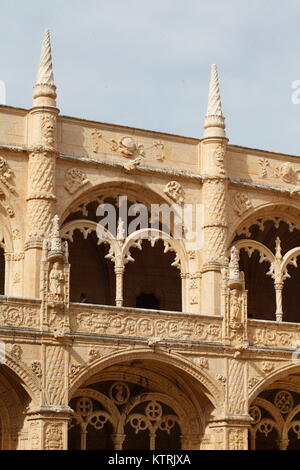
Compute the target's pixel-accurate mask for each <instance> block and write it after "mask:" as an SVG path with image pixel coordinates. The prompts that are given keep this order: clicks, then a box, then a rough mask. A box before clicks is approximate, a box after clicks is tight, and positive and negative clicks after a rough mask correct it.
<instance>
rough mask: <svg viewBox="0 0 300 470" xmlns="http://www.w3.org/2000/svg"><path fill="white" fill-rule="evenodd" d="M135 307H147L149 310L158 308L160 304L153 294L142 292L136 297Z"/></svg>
mask: <svg viewBox="0 0 300 470" xmlns="http://www.w3.org/2000/svg"><path fill="white" fill-rule="evenodd" d="M135 306H136V308H149V309H151V310H159V309H160V304H159V300H158V299H157V297H155V295H154V294H145V293H144V292H142V293H141V294H140V295H138V296H137V298H136V305H135Z"/></svg>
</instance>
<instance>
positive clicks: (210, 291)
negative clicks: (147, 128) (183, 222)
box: [201, 65, 228, 315]
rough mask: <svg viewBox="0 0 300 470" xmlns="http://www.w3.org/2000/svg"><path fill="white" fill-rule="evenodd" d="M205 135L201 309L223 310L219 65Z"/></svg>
mask: <svg viewBox="0 0 300 470" xmlns="http://www.w3.org/2000/svg"><path fill="white" fill-rule="evenodd" d="M204 127H205V132H204V139H203V140H202V142H201V172H202V175H203V186H202V201H203V207H204V227H203V235H204V236H203V239H204V245H203V249H202V253H203V257H202V260H203V263H202V283H201V296H202V299H203V301H202V303H201V312H202V313H203V314H208V315H220V313H221V304H220V298H221V289H220V284H221V269H222V267H223V266H224V264H225V262H226V261H225V258H226V255H227V231H228V227H227V207H226V195H227V175H226V161H225V155H226V144H227V138H226V135H225V119H224V117H223V114H222V107H221V98H220V92H219V82H218V74H217V68H216V66H215V65H213V66H212V71H211V81H210V89H209V99H208V109H207V115H206V118H205V125H204Z"/></svg>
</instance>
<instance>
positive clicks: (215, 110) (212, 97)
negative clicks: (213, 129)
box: [206, 64, 223, 116]
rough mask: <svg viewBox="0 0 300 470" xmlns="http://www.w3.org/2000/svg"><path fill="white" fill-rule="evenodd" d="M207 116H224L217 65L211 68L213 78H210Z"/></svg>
mask: <svg viewBox="0 0 300 470" xmlns="http://www.w3.org/2000/svg"><path fill="white" fill-rule="evenodd" d="M206 116H223V114H222V104H221V96H220V88H219V78H218V69H217V66H216V65H215V64H212V66H211V76H210V85H209V94H208V105H207V113H206Z"/></svg>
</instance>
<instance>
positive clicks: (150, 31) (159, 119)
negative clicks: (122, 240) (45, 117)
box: [0, 0, 300, 155]
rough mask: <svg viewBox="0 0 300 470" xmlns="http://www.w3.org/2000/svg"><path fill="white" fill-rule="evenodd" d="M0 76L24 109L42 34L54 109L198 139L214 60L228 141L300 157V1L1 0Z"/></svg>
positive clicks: (12, 99) (12, 101)
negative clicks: (46, 37)
mask: <svg viewBox="0 0 300 470" xmlns="http://www.w3.org/2000/svg"><path fill="white" fill-rule="evenodd" d="M0 11H1V16H0V25H1V28H0V38H1V41H0V57H1V62H0V64H1V66H0V80H4V81H5V83H6V90H7V98H6V102H7V104H8V105H11V106H20V107H25V108H29V107H30V106H31V103H32V98H31V96H32V86H33V84H34V81H35V77H36V71H37V63H38V58H39V53H40V47H41V39H42V34H43V30H44V29H45V28H46V27H48V28H49V29H50V31H51V36H52V51H53V63H54V77H55V82H56V85H57V87H58V106H59V108H60V110H61V113H62V114H64V115H71V116H76V117H82V118H86V119H93V120H97V121H102V122H112V123H116V124H123V125H128V126H133V127H140V128H145V129H153V130H160V131H163V132H170V133H174V134H180V135H186V136H192V137H201V136H202V134H203V120H204V115H205V111H206V105H207V92H208V83H209V73H210V66H211V64H212V63H216V64H217V65H218V68H219V77H220V86H221V94H222V103H223V112H224V115H225V117H226V124H227V134H228V137H229V139H230V143H232V144H236V145H243V146H248V147H254V148H261V149H265V150H272V151H276V152H283V153H290V154H295V155H300V104H298V105H295V104H293V103H292V100H291V96H292V92H293V90H292V88H291V85H292V82H293V81H295V80H300V28H299V18H300V1H299V0H285V1H284V0H214V1H211V0H185V1H183V0H86V1H84V0H51V2H46V1H38V0H26V2H24V1H23V0H10V1H6V0H0Z"/></svg>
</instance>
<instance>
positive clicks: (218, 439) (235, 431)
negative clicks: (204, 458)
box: [209, 416, 250, 450]
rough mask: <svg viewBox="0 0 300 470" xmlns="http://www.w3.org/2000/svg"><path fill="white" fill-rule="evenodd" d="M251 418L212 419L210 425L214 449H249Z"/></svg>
mask: <svg viewBox="0 0 300 470" xmlns="http://www.w3.org/2000/svg"><path fill="white" fill-rule="evenodd" d="M249 427H250V418H248V417H247V416H245V417H241V419H231V418H228V419H224V420H216V421H212V422H211V423H210V425H209V428H210V434H211V435H212V437H213V445H214V447H213V448H214V450H248V429H249Z"/></svg>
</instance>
